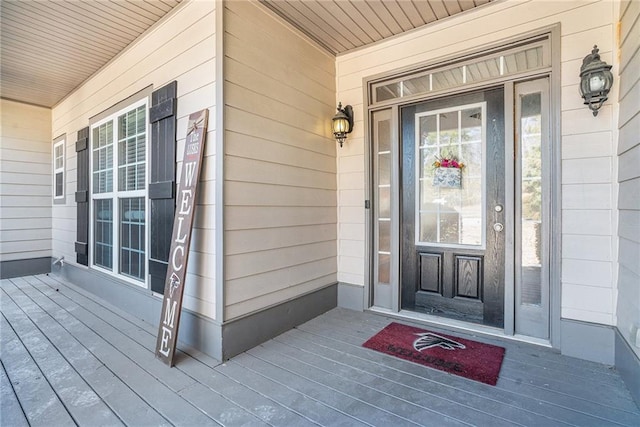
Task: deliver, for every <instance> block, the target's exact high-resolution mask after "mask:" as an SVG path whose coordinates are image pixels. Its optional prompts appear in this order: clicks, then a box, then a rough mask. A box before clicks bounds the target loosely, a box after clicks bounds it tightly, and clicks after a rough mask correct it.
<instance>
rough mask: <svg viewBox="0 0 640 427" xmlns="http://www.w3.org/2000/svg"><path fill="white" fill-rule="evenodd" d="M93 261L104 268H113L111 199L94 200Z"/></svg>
mask: <svg viewBox="0 0 640 427" xmlns="http://www.w3.org/2000/svg"><path fill="white" fill-rule="evenodd" d="M93 215H94V223H93V241H94V245H93V248H94V263H95V264H96V265H99V266H101V267H104V268H108V269H111V268H113V201H112V200H111V199H101V200H95V201H94V213H93Z"/></svg>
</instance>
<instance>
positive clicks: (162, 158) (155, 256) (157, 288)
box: [149, 81, 177, 293]
mask: <svg viewBox="0 0 640 427" xmlns="http://www.w3.org/2000/svg"><path fill="white" fill-rule="evenodd" d="M176 93H177V82H176V81H173V82H171V83H169V84H168V85H166V86H163V87H161V88H160V89H158V90H156V91H154V92H153V93H152V94H151V108H150V109H149V123H151V165H150V170H149V172H150V175H151V181H150V182H149V199H150V200H149V201H150V203H151V223H150V224H149V227H150V232H151V251H150V254H149V274H150V275H151V290H152V291H154V292H159V293H163V292H164V280H165V277H166V275H167V266H168V262H167V261H168V259H169V249H170V247H171V235H172V233H173V215H174V213H175V205H176V200H175V196H176Z"/></svg>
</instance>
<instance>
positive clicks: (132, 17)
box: [0, 0, 492, 107]
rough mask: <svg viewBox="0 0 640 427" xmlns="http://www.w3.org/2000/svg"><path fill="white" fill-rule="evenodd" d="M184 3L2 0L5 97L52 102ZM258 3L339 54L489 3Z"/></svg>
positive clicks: (0, 61) (1, 85)
mask: <svg viewBox="0 0 640 427" xmlns="http://www.w3.org/2000/svg"><path fill="white" fill-rule="evenodd" d="M180 1H182V0H1V1H0V96H1V97H2V98H5V99H12V100H16V101H20V102H25V103H29V104H34V105H41V106H45V107H52V106H53V105H55V104H56V103H58V102H59V101H60V100H61V99H63V98H64V97H65V96H66V95H67V94H68V93H70V92H71V91H73V89H75V88H76V87H78V86H79V85H80V84H81V83H82V82H84V81H85V80H86V79H87V78H89V77H90V76H91V75H92V74H94V73H95V72H96V71H98V70H99V69H100V68H101V67H102V66H104V65H105V64H106V63H107V62H108V61H110V60H111V59H112V58H113V57H114V56H116V55H117V54H118V53H119V52H120V51H122V50H123V49H124V48H125V47H126V46H127V45H128V44H129V43H131V42H132V41H133V40H135V39H136V38H137V37H138V36H139V35H140V34H142V33H143V32H144V31H146V30H147V29H148V28H149V27H150V26H152V25H153V24H154V23H155V22H156V21H158V20H159V19H160V18H162V17H163V16H164V15H165V14H166V13H167V12H169V11H170V10H171V9H172V8H173V7H175V6H176V5H177V4H178V3H179V2H180ZM234 1H239V0H234ZM259 1H260V2H261V3H263V4H265V5H266V6H267V7H268V8H270V9H271V10H273V11H274V12H275V13H277V14H278V15H280V16H281V17H283V18H284V19H285V20H287V21H288V22H290V23H291V24H292V25H294V26H295V27H297V28H298V29H300V30H301V31H303V32H304V33H305V34H307V35H308V36H309V37H310V38H311V39H313V40H315V41H316V42H317V43H318V44H320V45H321V46H323V47H324V48H325V49H326V50H328V51H329V52H331V53H333V54H339V53H343V52H346V51H349V50H351V49H355V48H358V47H361V46H365V45H367V44H370V43H374V42H376V41H379V40H382V39H384V38H387V37H391V36H393V35H396V34H400V33H402V32H405V31H408V30H411V29H414V28H417V27H420V26H423V25H427V24H429V23H431V22H434V21H437V20H439V19H442V18H446V17H448V16H451V15H454V14H456V13H460V12H463V11H465V10H468V9H471V8H474V7H476V6H480V5H483V4H485V3H488V2H489V1H492V0H259Z"/></svg>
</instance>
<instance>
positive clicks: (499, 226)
mask: <svg viewBox="0 0 640 427" xmlns="http://www.w3.org/2000/svg"><path fill="white" fill-rule="evenodd" d="M493 229H494V230H496V231H497V232H501V231H502V230H504V225H502V224H501V223H499V222H496V223H495V224H493Z"/></svg>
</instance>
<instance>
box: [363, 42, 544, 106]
mask: <svg viewBox="0 0 640 427" xmlns="http://www.w3.org/2000/svg"><path fill="white" fill-rule="evenodd" d="M548 49H549V45H548V43H544V44H534V45H528V46H520V47H517V48H514V49H510V50H507V51H505V52H503V53H501V54H496V55H495V56H491V57H484V58H479V59H477V60H471V61H469V62H468V63H467V64H465V65H462V66H458V67H454V68H447V69H439V70H437V71H435V70H434V71H423V72H421V73H420V74H418V75H415V74H414V75H412V76H408V77H407V78H405V79H404V80H402V81H395V82H392V83H378V84H375V85H374V86H373V88H374V93H373V94H374V98H375V100H374V103H377V102H383V101H388V100H391V99H396V98H403V97H409V96H415V95H419V94H424V93H429V92H433V91H439V90H444V89H449V88H453V87H459V86H463V85H467V84H469V83H477V82H483V81H489V80H492V79H497V78H500V77H504V76H509V75H513V74H518V73H522V72H525V71H531V70H537V69H540V68H542V67H545V66H548V65H549V53H548Z"/></svg>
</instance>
